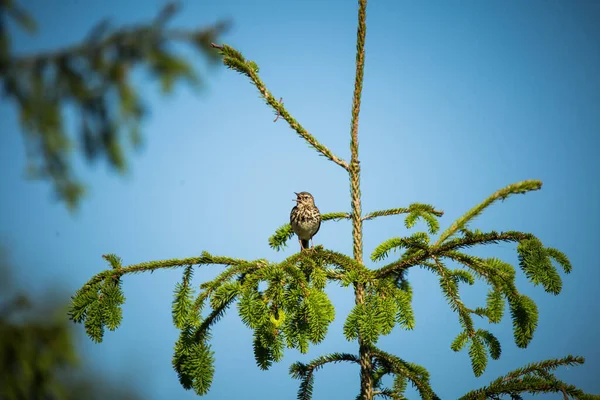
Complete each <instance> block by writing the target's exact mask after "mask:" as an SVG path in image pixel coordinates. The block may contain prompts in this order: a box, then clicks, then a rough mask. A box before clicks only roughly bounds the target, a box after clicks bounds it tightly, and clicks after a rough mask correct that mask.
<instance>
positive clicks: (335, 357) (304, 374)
mask: <svg viewBox="0 0 600 400" xmlns="http://www.w3.org/2000/svg"><path fill="white" fill-rule="evenodd" d="M342 361H347V362H354V363H357V364H358V363H360V360H359V358H358V357H357V356H355V355H354V354H348V353H332V354H328V355H325V356H321V357H319V358H317V359H315V360H313V361H311V362H310V363H308V364H303V363H301V362H296V363H294V364H292V365H291V366H290V375H292V377H293V378H294V379H300V380H301V381H302V382H301V383H300V389H299V390H298V400H310V399H311V398H312V391H313V385H314V380H315V378H314V373H315V372H316V371H317V370H319V369H320V368H322V367H323V366H324V365H325V364H328V363H339V362H342Z"/></svg>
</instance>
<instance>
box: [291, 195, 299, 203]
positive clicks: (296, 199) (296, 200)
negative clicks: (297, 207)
mask: <svg viewBox="0 0 600 400" xmlns="http://www.w3.org/2000/svg"><path fill="white" fill-rule="evenodd" d="M294 194H295V195H296V196H298V193H296V192H294ZM292 201H295V202H296V203H297V202H298V198H297V197H296V198H295V199H294V200H292Z"/></svg>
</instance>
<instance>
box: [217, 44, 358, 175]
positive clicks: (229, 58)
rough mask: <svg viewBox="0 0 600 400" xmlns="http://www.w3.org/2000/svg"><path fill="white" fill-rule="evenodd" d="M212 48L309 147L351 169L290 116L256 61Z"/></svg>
mask: <svg viewBox="0 0 600 400" xmlns="http://www.w3.org/2000/svg"><path fill="white" fill-rule="evenodd" d="M211 46H212V47H214V48H215V49H218V50H219V52H220V54H221V55H222V56H223V64H225V65H226V66H227V67H229V68H231V69H233V70H234V71H237V72H239V73H241V74H244V75H246V76H247V77H248V78H250V80H251V81H252V83H254V86H256V88H257V89H258V91H259V92H260V94H261V96H262V97H263V98H264V99H265V102H266V103H267V104H268V105H269V106H271V107H272V108H273V109H274V110H275V112H276V113H277V115H278V116H280V117H281V118H283V119H285V120H286V121H287V123H288V124H289V125H290V127H291V128H292V129H293V130H295V131H296V133H298V135H299V136H300V137H301V138H303V139H304V140H306V142H308V144H309V145H311V146H312V147H313V148H314V149H315V150H317V151H318V152H319V153H321V155H323V156H325V157H327V158H328V159H330V160H331V161H333V162H334V163H336V164H337V165H339V166H341V167H342V168H344V169H346V170H348V168H349V167H348V163H346V161H344V160H342V159H341V158H339V157H337V156H336V155H334V154H333V153H332V152H331V151H330V150H329V149H328V148H327V147H325V146H324V145H323V144H321V143H320V142H319V141H317V139H315V137H314V136H312V135H311V134H310V133H308V131H307V130H306V129H304V127H302V125H300V123H298V121H296V120H295V119H294V118H293V117H292V116H291V115H290V113H289V112H288V111H287V110H286V109H285V107H284V106H283V103H282V102H280V101H277V98H276V97H275V96H273V94H271V92H270V91H269V90H268V89H267V87H266V85H265V84H264V83H263V81H262V80H261V79H260V77H259V76H258V70H259V68H258V65H257V64H256V63H255V62H254V61H250V60H246V59H245V58H244V56H243V55H242V53H240V52H239V51H237V50H235V49H234V48H232V47H230V46H228V45H226V44H224V45H222V46H220V45H218V44H215V43H212V44H211Z"/></svg>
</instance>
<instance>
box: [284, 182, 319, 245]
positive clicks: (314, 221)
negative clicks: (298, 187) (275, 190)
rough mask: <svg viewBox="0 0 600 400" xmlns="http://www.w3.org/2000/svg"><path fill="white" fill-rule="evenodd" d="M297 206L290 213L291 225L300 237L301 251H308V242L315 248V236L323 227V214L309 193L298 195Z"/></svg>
mask: <svg viewBox="0 0 600 400" xmlns="http://www.w3.org/2000/svg"><path fill="white" fill-rule="evenodd" d="M294 194H295V195H296V200H294V201H295V202H296V206H295V207H294V208H292V212H291V213H290V224H291V225H292V230H293V231H294V233H295V234H296V236H298V242H300V251H303V250H306V249H308V242H309V240H310V241H311V244H312V246H311V248H313V247H314V242H313V236H315V235H316V234H317V232H319V228H320V227H321V213H320V212H319V209H318V208H317V206H316V205H315V199H314V197H313V196H312V194H310V193H308V192H300V193H296V192H294Z"/></svg>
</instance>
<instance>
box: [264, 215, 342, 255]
mask: <svg viewBox="0 0 600 400" xmlns="http://www.w3.org/2000/svg"><path fill="white" fill-rule="evenodd" d="M342 219H350V214H348V213H344V212H336V213H327V214H323V215H321V221H322V222H323V221H329V220H335V221H339V220H342ZM293 236H294V231H293V230H292V225H290V224H289V223H287V224H285V225H282V226H280V227H279V228H277V230H276V231H275V233H274V234H273V235H271V237H269V246H271V248H272V249H275V250H277V251H280V250H282V249H283V248H284V247H285V246H286V245H287V241H288V240H290V239H291V238H292V237H293Z"/></svg>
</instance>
